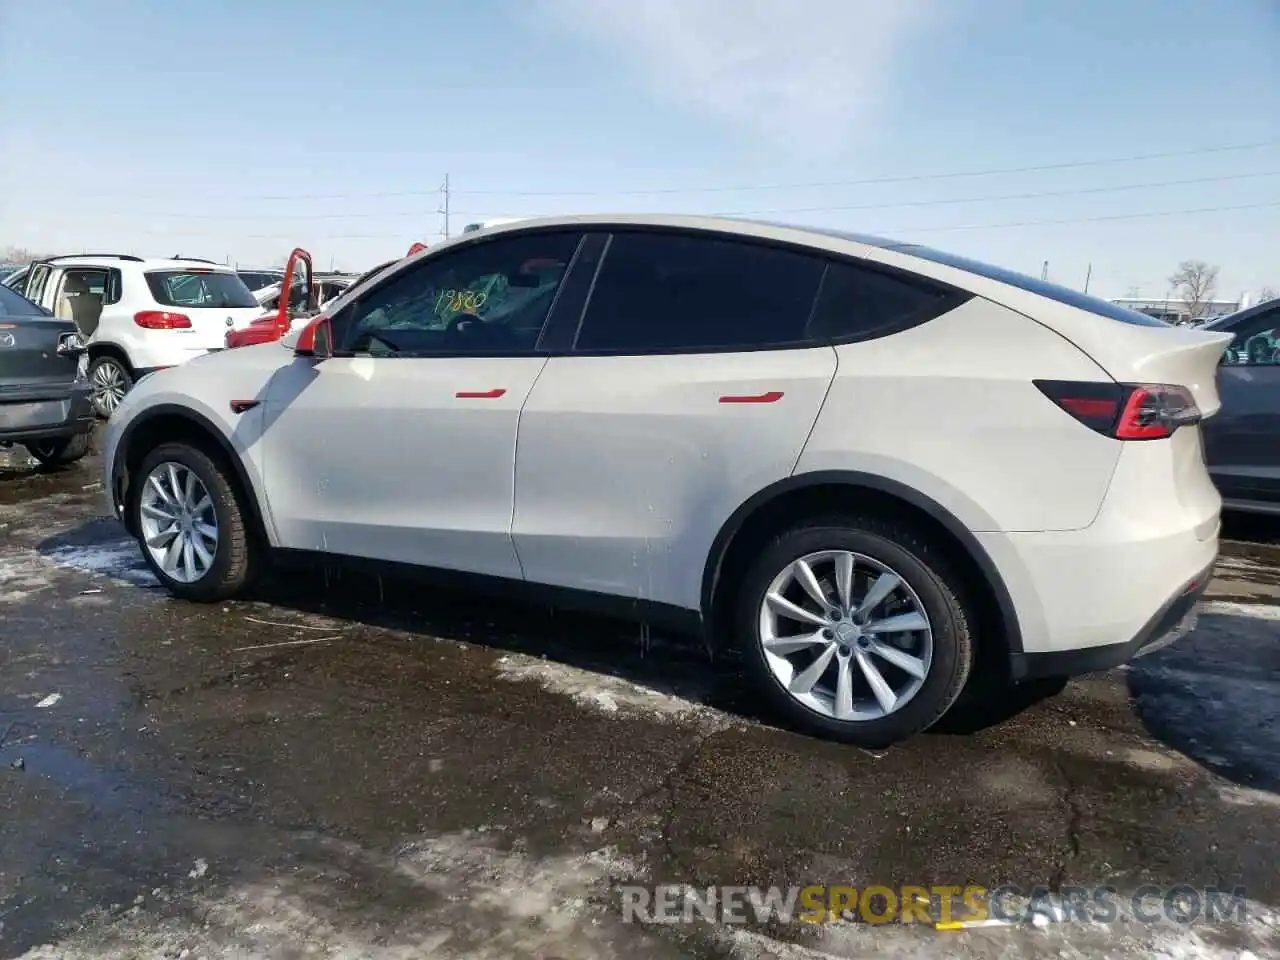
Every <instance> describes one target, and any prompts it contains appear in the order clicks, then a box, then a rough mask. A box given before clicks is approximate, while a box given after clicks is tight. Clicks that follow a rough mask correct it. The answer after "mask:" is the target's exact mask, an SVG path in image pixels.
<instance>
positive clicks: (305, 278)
mask: <svg viewBox="0 0 1280 960" xmlns="http://www.w3.org/2000/svg"><path fill="white" fill-rule="evenodd" d="M300 258H305V266H304V267H299V268H297V269H294V265H295V264H296V263H298V262H299V260H300ZM384 266H385V265H384ZM355 279H357V278H356V277H355V276H354V275H346V274H315V273H314V272H313V271H312V267H311V258H310V255H309V254H306V252H305V251H301V250H298V251H294V256H293V257H291V259H290V261H289V264H288V265H287V266H286V269H285V270H284V271H272V270H258V269H247V270H241V271H237V270H234V269H232V268H231V267H228V266H224V265H222V264H218V263H214V262H213V261H210V260H202V259H199V258H196V257H176V258H173V257H171V258H164V259H157V258H144V257H138V256H133V255H131V254H115V253H113V254H89V253H85V254H76V255H71V256H60V257H51V258H48V259H45V260H40V261H37V262H35V263H32V264H28V265H27V266H25V267H21V268H19V269H17V270H14V271H12V272H10V273H9V274H8V275H7V276H5V277H4V279H3V281H2V283H3V286H4V287H6V288H7V289H9V290H12V291H15V292H17V293H19V294H22V295H23V296H24V297H26V298H27V299H28V300H29V301H30V302H31V303H33V304H34V305H36V306H38V307H40V308H43V309H44V310H45V311H47V312H48V313H50V314H52V315H53V316H55V317H57V318H59V319H61V320H64V321H69V322H70V323H71V324H72V325H73V326H72V329H73V330H75V331H76V332H78V333H79V334H80V336H81V338H82V339H83V341H84V344H85V347H86V351H87V352H86V354H85V356H86V362H87V364H88V371H87V376H88V380H89V383H90V386H91V388H92V390H91V403H92V406H93V409H94V410H95V411H96V412H97V414H98V415H99V416H101V417H109V416H110V415H111V413H112V411H114V410H115V408H116V407H117V406H118V405H119V403H120V401H121V399H122V398H123V397H124V395H125V394H126V393H128V391H129V390H130V389H131V388H132V387H133V385H134V384H135V383H136V382H137V381H138V380H139V379H141V378H142V377H144V376H146V375H147V374H148V373H151V372H154V371H156V370H161V369H165V368H168V367H172V366H177V365H179V364H181V363H184V362H186V361H187V360H190V359H192V358H193V357H199V356H204V355H205V354H207V353H210V352H214V351H218V350H223V349H226V348H227V347H229V346H240V345H244V344H248V343H255V342H261V341H262V340H263V339H277V338H278V337H279V336H280V335H282V334H283V333H284V332H285V331H287V330H288V329H289V324H290V323H291V322H292V319H293V318H295V317H297V316H300V315H310V314H311V313H313V312H314V311H315V310H316V309H317V308H318V307H320V306H322V305H324V304H325V303H327V302H329V301H332V300H333V299H335V298H336V297H338V296H340V295H341V294H342V293H343V292H345V291H346V290H347V289H348V287H350V286H351V284H352V281H353V280H355ZM263 281H266V283H265V285H264V286H263V287H261V288H259V290H258V292H257V293H256V294H255V293H254V292H253V291H252V290H251V288H250V285H251V284H258V283H262V282H263ZM286 288H287V289H289V291H290V293H289V296H287V297H285V296H283V295H282V293H281V291H282V290H284V289H286ZM255 321H261V322H260V323H257V324H255ZM264 328H266V329H269V330H271V331H272V333H271V335H270V336H266V337H264V336H263V334H264V332H265V329H264ZM237 337H239V339H237Z"/></svg>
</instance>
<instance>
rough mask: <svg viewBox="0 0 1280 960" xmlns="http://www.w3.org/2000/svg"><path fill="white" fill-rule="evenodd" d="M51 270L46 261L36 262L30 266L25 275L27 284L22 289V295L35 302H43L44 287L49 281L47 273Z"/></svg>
mask: <svg viewBox="0 0 1280 960" xmlns="http://www.w3.org/2000/svg"><path fill="white" fill-rule="evenodd" d="M52 272H53V268H52V267H50V266H49V264H47V263H38V264H36V265H35V266H33V267H32V268H31V272H30V273H29V274H28V275H27V286H26V289H25V290H23V291H22V293H23V295H24V296H25V297H26V298H27V299H28V300H32V301H34V302H35V303H43V298H44V288H45V285H46V284H47V283H48V282H49V274H50V273H52Z"/></svg>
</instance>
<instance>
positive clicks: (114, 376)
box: [92, 360, 127, 417]
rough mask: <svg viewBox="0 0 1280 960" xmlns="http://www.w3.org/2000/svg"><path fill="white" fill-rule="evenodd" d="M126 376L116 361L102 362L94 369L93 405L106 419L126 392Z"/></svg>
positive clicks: (118, 404)
mask: <svg viewBox="0 0 1280 960" xmlns="http://www.w3.org/2000/svg"><path fill="white" fill-rule="evenodd" d="M125 384H126V376H125V372H124V370H123V369H121V367H120V364H119V363H117V362H116V361H115V360H100V361H98V364H97V366H95V367H94V368H93V378H92V387H93V405H94V407H95V409H97V411H98V412H99V413H100V414H102V415H103V416H104V417H110V416H111V414H112V413H113V412H114V411H115V409H116V407H118V406H120V401H121V400H123V399H124V395H125V393H126V392H127V391H126V387H125Z"/></svg>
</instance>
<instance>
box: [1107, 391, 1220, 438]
mask: <svg viewBox="0 0 1280 960" xmlns="http://www.w3.org/2000/svg"><path fill="white" fill-rule="evenodd" d="M1131 390H1132V392H1131V393H1130V394H1129V396H1128V397H1126V398H1125V404H1124V410H1123V411H1121V413H1120V421H1119V422H1118V423H1117V424H1116V432H1115V436H1116V439H1118V440H1159V439H1160V438H1161V437H1167V436H1169V435H1170V434H1171V433H1173V431H1175V430H1177V429H1178V428H1179V427H1181V426H1185V425H1186V424H1189V423H1198V422H1199V421H1200V408H1199V407H1197V406H1196V398H1195V397H1193V396H1192V395H1191V391H1190V390H1188V389H1187V388H1186V387H1179V386H1173V385H1170V384H1167V383H1140V384H1136V385H1134V386H1133V387H1132V388H1131Z"/></svg>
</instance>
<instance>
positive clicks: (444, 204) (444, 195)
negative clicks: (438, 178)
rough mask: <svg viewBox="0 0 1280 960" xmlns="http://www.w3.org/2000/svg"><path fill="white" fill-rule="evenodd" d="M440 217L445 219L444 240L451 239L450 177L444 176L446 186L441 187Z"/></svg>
mask: <svg viewBox="0 0 1280 960" xmlns="http://www.w3.org/2000/svg"><path fill="white" fill-rule="evenodd" d="M439 212H440V215H441V216H442V217H443V218H444V230H443V231H441V232H442V233H444V238H445V239H446V240H448V239H449V175H448V174H447V173H446V174H445V175H444V185H443V186H441V187H440V211H439Z"/></svg>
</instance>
